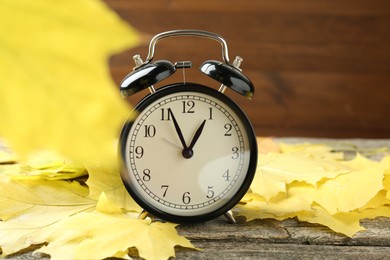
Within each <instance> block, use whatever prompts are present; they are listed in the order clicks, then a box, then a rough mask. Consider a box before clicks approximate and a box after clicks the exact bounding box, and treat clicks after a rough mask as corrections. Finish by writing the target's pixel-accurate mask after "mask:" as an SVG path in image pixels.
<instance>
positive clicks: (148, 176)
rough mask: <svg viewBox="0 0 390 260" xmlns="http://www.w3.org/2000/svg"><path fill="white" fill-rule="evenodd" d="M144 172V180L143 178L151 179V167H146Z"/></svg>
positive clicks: (145, 179)
mask: <svg viewBox="0 0 390 260" xmlns="http://www.w3.org/2000/svg"><path fill="white" fill-rule="evenodd" d="M143 173H144V176H142V180H143V181H150V179H151V178H152V177H151V176H150V170H149V169H145V170H144V171H143Z"/></svg>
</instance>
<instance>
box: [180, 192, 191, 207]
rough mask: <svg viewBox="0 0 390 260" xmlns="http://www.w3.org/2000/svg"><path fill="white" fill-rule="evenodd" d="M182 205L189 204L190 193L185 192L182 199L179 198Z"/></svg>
mask: <svg viewBox="0 0 390 260" xmlns="http://www.w3.org/2000/svg"><path fill="white" fill-rule="evenodd" d="M181 200H182V201H183V203H184V204H189V203H190V202H191V197H190V192H189V191H186V192H184V194H183V197H182V198H181Z"/></svg>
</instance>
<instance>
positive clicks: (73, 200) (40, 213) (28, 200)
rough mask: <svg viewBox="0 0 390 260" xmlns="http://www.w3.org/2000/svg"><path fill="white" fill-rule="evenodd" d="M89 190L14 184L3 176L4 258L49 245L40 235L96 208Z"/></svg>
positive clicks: (0, 237) (0, 232) (0, 241)
mask: <svg viewBox="0 0 390 260" xmlns="http://www.w3.org/2000/svg"><path fill="white" fill-rule="evenodd" d="M95 204H96V201H93V200H91V199H89V198H88V190H87V188H86V187H85V186H82V185H80V184H79V183H77V182H65V181H43V180H39V181H34V180H23V181H15V180H12V179H10V178H9V176H5V175H0V218H1V220H2V221H0V247H1V249H2V256H6V255H8V254H12V253H15V252H18V251H19V250H21V249H23V248H27V247H29V246H30V245H32V244H41V243H44V242H46V241H45V240H44V239H39V238H38V237H37V234H39V232H41V231H42V230H44V229H45V228H47V227H49V226H50V225H53V224H55V223H56V222H58V221H59V220H61V219H63V218H64V217H67V216H70V215H73V214H76V213H78V212H82V211H85V210H88V209H91V208H94V205H95Z"/></svg>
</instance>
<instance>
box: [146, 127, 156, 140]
mask: <svg viewBox="0 0 390 260" xmlns="http://www.w3.org/2000/svg"><path fill="white" fill-rule="evenodd" d="M144 130H145V134H144V137H154V136H155V135H156V127H155V126H154V125H144Z"/></svg>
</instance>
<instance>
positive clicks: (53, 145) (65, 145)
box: [0, 0, 138, 161]
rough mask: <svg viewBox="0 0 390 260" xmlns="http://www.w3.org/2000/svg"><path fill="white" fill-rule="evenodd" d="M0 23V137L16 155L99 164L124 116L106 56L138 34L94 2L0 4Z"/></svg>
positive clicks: (9, 0) (10, 0) (9, 1)
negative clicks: (52, 154) (53, 154)
mask: <svg viewBox="0 0 390 260" xmlns="http://www.w3.org/2000/svg"><path fill="white" fill-rule="evenodd" d="M0 24H2V26H0V41H1V47H0V71H1V75H2V76H1V77H0V115H1V124H0V135H1V136H2V137H4V138H5V139H6V141H7V142H8V143H9V145H10V146H11V147H12V148H13V149H15V150H16V151H17V152H18V153H20V154H22V155H26V154H27V153H29V152H31V151H34V150H37V149H42V148H45V149H49V150H55V151H57V152H59V153H60V154H63V155H66V156H68V157H70V158H72V159H76V160H81V161H83V160H103V159H105V158H106V156H107V155H108V154H111V153H110V150H111V149H112V147H113V146H114V143H113V141H114V138H115V137H117V136H118V131H119V128H120V126H121V124H122V122H123V121H124V120H125V118H126V116H127V113H128V111H129V108H128V105H127V104H126V103H125V101H122V99H121V98H120V97H119V91H118V90H117V89H115V86H114V84H113V82H112V79H111V77H110V74H109V70H108V64H107V61H108V57H109V56H110V55H112V54H113V53H115V52H119V51H121V50H123V49H125V48H129V47H132V46H134V45H135V44H136V43H137V42H138V35H137V33H136V32H135V31H134V30H133V29H132V28H130V26H129V25H127V24H126V23H125V22H124V21H122V20H121V19H120V18H119V17H118V16H117V15H116V14H115V13H114V12H113V11H111V10H110V9H109V8H107V7H106V6H105V4H104V3H103V2H101V1H98V0H83V1H79V0H68V1H60V2H59V1H51V0H37V1H29V0H3V1H1V2H0ZM107 151H108V152H107Z"/></svg>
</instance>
